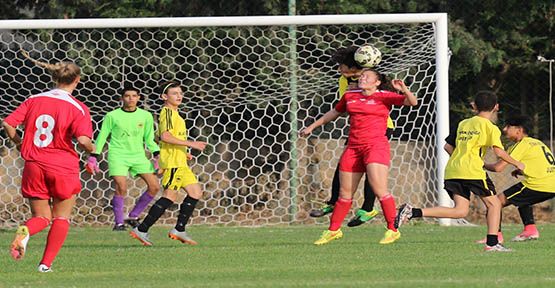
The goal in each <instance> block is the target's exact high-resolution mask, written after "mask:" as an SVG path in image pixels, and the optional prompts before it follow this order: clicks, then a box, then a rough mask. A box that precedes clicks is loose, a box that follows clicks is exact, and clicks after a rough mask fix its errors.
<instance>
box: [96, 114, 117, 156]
mask: <svg viewBox="0 0 555 288" xmlns="http://www.w3.org/2000/svg"><path fill="white" fill-rule="evenodd" d="M112 127H113V121H112V114H110V113H108V114H106V116H104V120H102V127H101V128H100V133H99V134H98V136H97V137H96V141H95V144H96V151H95V153H96V154H100V153H102V149H104V145H105V144H106V140H107V139H108V136H109V135H110V133H111V132H112Z"/></svg>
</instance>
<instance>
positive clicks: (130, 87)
mask: <svg viewBox="0 0 555 288" xmlns="http://www.w3.org/2000/svg"><path fill="white" fill-rule="evenodd" d="M127 91H135V92H137V94H139V95H140V94H141V92H140V91H139V89H137V88H135V87H133V86H131V85H128V86H123V89H121V96H122V97H123V95H124V94H125V92H127Z"/></svg>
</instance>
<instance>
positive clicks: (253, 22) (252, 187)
mask: <svg viewBox="0 0 555 288" xmlns="http://www.w3.org/2000/svg"><path fill="white" fill-rule="evenodd" d="M447 23H448V21H447V14H445V13H428V14H376V15H310V16H251V17H194V18H119V19H63V20H62V19H58V20H1V21H0V39H1V40H2V41H1V42H0V56H1V60H0V75H1V77H2V79H1V82H2V85H1V86H0V95H1V99H0V105H1V106H2V107H4V109H2V111H1V112H0V118H1V119H3V118H5V117H6V116H7V115H8V113H9V112H11V111H13V110H14V109H15V107H17V106H18V105H19V104H20V103H21V102H22V101H23V100H24V99H25V98H26V97H27V96H29V95H32V94H36V93H38V92H41V91H44V90H46V89H48V88H49V87H52V83H50V78H49V77H47V72H46V71H44V70H42V69H41V68H38V67H36V66H33V64H32V63H30V61H25V60H24V59H23V57H21V55H20V54H19V53H18V50H19V49H20V47H21V48H23V49H25V50H27V51H28V52H29V53H30V55H31V57H33V58H35V59H38V60H40V61H46V62H50V63H52V62H57V61H62V60H71V61H75V62H76V63H77V64H78V65H80V66H81V68H82V73H83V74H84V75H83V77H82V84H81V85H80V86H79V87H78V89H77V91H76V97H77V98H79V99H80V100H82V101H83V102H85V104H86V105H87V106H88V107H89V108H90V109H91V116H92V117H93V122H94V127H95V136H96V134H97V132H98V129H99V128H100V123H101V119H102V117H103V116H104V115H105V114H106V113H107V112H108V111H111V110H113V109H115V108H117V107H118V106H119V102H118V93H119V89H120V88H121V87H122V85H123V84H124V83H132V84H134V85H135V86H137V88H139V89H140V90H141V93H142V95H143V99H142V107H143V108H145V109H147V110H149V111H150V112H152V113H153V115H155V116H157V115H158V113H159V110H160V107H161V105H162V104H163V103H162V102H161V100H160V97H159V95H158V90H157V89H156V88H157V86H158V84H159V83H160V82H162V81H163V80H173V79H175V80H178V81H181V83H182V84H183V86H184V90H185V93H186V99H185V100H184V105H183V106H184V107H183V109H182V112H183V116H184V118H186V120H187V124H188V129H189V132H190V136H191V137H192V138H193V139H198V140H201V141H208V142H209V145H210V147H209V149H207V150H208V151H206V152H205V153H202V154H195V160H194V161H193V162H192V163H190V164H191V166H192V168H193V171H194V172H195V174H197V175H198V177H199V180H200V182H201V184H202V185H203V187H204V191H205V194H204V195H205V196H204V197H203V201H201V202H202V203H199V205H198V206H197V207H198V208H199V209H197V211H196V212H195V214H194V216H193V220H192V221H193V223H195V224H201V223H202V224H223V225H273V224H298V223H321V222H322V221H324V219H320V220H318V219H316V220H315V219H311V218H310V217H308V213H307V212H308V211H309V210H310V209H311V208H314V207H315V206H316V205H318V204H316V203H317V202H323V201H325V200H326V199H327V198H328V197H329V193H330V184H331V178H332V176H333V171H334V169H335V167H336V165H337V161H338V159H339V156H340V153H341V151H342V148H343V145H344V137H345V136H346V135H347V129H345V127H346V126H347V125H346V120H345V119H344V118H343V119H342V118H340V119H338V120H337V121H335V123H330V124H327V125H326V126H325V127H323V128H320V129H319V130H317V131H315V132H316V133H314V136H312V137H310V138H308V139H299V138H297V133H298V130H299V129H301V128H302V127H303V126H306V125H307V124H309V123H311V122H312V121H314V120H315V119H316V118H317V117H319V116H321V115H322V114H323V113H325V112H326V111H329V109H332V108H333V104H334V101H335V100H336V99H337V96H336V91H337V78H338V77H339V75H338V73H337V72H336V69H337V67H336V65H335V64H334V63H332V62H331V60H330V58H331V54H332V53H333V51H334V50H335V49H337V48H340V47H345V46H348V45H362V44H365V43H372V44H373V45H375V46H376V47H378V48H379V49H380V50H381V51H382V54H383V55H384V58H383V60H382V63H381V64H380V66H379V67H378V69H381V70H382V71H383V72H385V73H386V74H388V75H390V76H394V77H400V78H403V79H405V80H406V81H407V82H408V83H409V87H410V88H411V90H412V91H413V92H415V94H416V95H417V97H418V98H420V104H419V106H418V107H415V108H400V107H397V108H394V109H393V110H392V118H393V120H394V122H395V123H396V126H397V127H396V130H395V132H394V136H393V137H392V139H391V143H392V166H391V172H390V176H389V177H390V181H389V182H390V189H391V190H392V191H391V192H392V193H393V195H394V196H395V197H396V199H397V201H398V202H404V201H411V202H414V203H416V204H419V205H426V206H429V205H446V206H449V205H451V201H450V199H449V197H448V195H447V194H446V193H445V192H444V191H443V169H444V167H445V164H446V163H447V159H448V155H447V154H446V153H445V152H444V151H443V149H442V147H443V143H444V141H443V139H444V138H445V137H446V136H447V134H448V132H449V91H448V89H449V88H448V86H449V85H448V65H449V64H448V62H449V57H448V44H447V43H448V42H447V37H448V33H447ZM1 141H2V142H1V144H2V148H1V149H2V150H1V151H0V152H2V153H0V155H1V162H0V172H1V173H0V200H1V201H0V211H2V212H0V213H1V214H0V228H1V227H12V226H16V225H17V224H18V223H19V222H20V221H22V219H25V218H26V217H27V216H28V213H29V210H28V206H27V204H25V203H24V201H23V199H22V198H21V196H20V193H19V183H20V177H21V172H22V167H23V166H22V160H21V159H20V157H19V153H18V152H17V151H16V149H15V148H14V147H13V145H11V144H10V142H9V141H8V140H7V139H6V137H5V135H2V138H1ZM103 159H104V160H102V161H101V167H102V168H103V169H104V173H103V175H102V174H101V175H100V176H95V177H91V176H89V175H85V174H84V173H83V174H82V181H83V192H82V193H81V194H80V196H79V199H78V205H77V208H76V211H75V213H74V215H75V216H74V219H73V222H74V223H76V224H83V225H106V224H109V223H111V222H112V220H111V219H112V217H113V216H112V213H111V208H110V205H109V200H110V199H111V195H112V194H113V188H111V187H112V186H111V185H112V184H111V181H110V179H109V178H108V173H107V163H106V161H105V159H107V157H106V156H105V155H104V157H103ZM129 183H130V185H129V187H130V189H129V192H128V195H129V196H132V197H128V199H127V200H126V206H127V208H129V207H130V206H132V203H134V199H133V197H136V196H137V195H139V194H140V193H141V190H143V189H144V183H142V182H141V181H138V180H130V181H129ZM179 201H181V199H178V202H179ZM398 204H399V203H398ZM356 205H358V204H355V206H356ZM175 208H176V207H172V208H171V209H169V211H168V212H167V213H166V215H165V217H164V218H163V219H162V221H163V222H164V223H167V224H169V223H172V221H174V219H175V213H176V209H175ZM440 223H441V224H449V223H450V222H449V221H447V220H441V221H440Z"/></svg>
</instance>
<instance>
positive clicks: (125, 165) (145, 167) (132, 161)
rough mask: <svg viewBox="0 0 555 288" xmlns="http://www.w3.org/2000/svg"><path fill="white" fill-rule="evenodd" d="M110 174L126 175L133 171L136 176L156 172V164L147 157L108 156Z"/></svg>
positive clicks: (132, 174)
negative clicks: (153, 164)
mask: <svg viewBox="0 0 555 288" xmlns="http://www.w3.org/2000/svg"><path fill="white" fill-rule="evenodd" d="M108 170H109V175H110V176H125V177H127V175H129V173H131V176H133V177H135V176H137V175H140V174H151V173H154V166H152V163H151V162H150V161H149V160H148V159H146V157H144V156H143V157H133V158H131V157H119V158H118V157H110V156H108Z"/></svg>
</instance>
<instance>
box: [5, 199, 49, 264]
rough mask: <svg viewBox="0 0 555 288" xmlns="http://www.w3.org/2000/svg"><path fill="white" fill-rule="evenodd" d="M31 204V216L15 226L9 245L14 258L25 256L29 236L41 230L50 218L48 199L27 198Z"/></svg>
mask: <svg viewBox="0 0 555 288" xmlns="http://www.w3.org/2000/svg"><path fill="white" fill-rule="evenodd" d="M29 204H30V206H31V213H32V215H33V217H31V219H29V220H27V222H25V225H21V226H19V227H18V228H17V231H16V235H15V238H14V240H13V241H12V245H11V247H10V254H11V255H12V258H13V259H15V260H21V259H22V258H23V256H25V250H26V249H27V243H28V241H29V237H30V236H33V235H35V234H36V233H38V232H40V231H42V230H43V229H44V228H46V227H48V225H49V224H50V219H51V218H52V211H51V210H50V204H49V203H48V200H43V199H36V198H33V199H29Z"/></svg>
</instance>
